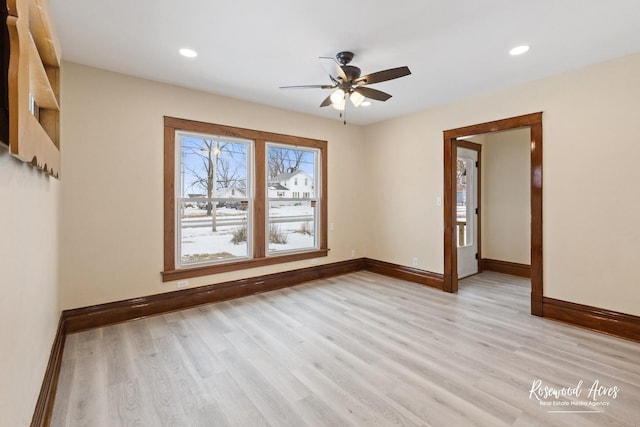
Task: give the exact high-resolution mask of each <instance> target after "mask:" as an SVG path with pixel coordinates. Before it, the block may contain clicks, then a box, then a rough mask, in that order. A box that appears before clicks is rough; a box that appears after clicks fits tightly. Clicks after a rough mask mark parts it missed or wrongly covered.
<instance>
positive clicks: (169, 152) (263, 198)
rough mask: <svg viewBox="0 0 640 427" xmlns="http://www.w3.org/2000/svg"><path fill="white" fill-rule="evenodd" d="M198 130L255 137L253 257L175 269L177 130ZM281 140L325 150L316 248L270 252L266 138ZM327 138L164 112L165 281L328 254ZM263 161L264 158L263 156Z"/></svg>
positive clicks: (241, 136) (253, 138) (247, 137)
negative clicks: (259, 128) (267, 243)
mask: <svg viewBox="0 0 640 427" xmlns="http://www.w3.org/2000/svg"><path fill="white" fill-rule="evenodd" d="M177 131H181V132H194V133H204V134H212V135H220V136H228V137H234V138H241V139H249V140H253V142H254V152H253V155H254V159H255V161H254V165H253V166H254V169H253V171H252V174H253V177H254V178H253V179H254V180H255V181H254V182H255V187H254V193H253V197H254V203H253V205H254V210H253V215H252V217H253V219H252V221H253V229H254V233H253V258H250V259H241V260H234V261H229V262H224V263H217V264H208V265H201V266H189V267H184V268H180V269H176V259H175V256H176V255H175V254H176V243H177V233H176V200H175V170H176V168H175V161H176V159H175V155H176V154H175V153H176V132H177ZM268 142H269V143H277V144H284V145H291V146H294V147H295V146H298V147H303V148H315V149H317V150H318V151H319V152H320V194H319V195H318V200H319V201H320V209H319V210H318V215H319V218H318V225H319V227H318V233H319V236H318V239H319V244H318V248H317V249H311V250H304V251H298V252H295V253H287V254H282V255H267V253H268V248H267V247H266V244H265V243H266V238H265V236H266V235H265V233H266V223H267V221H266V212H267V209H266V204H267V203H268V197H267V195H268V194H267V174H266V146H267V143H268ZM327 145H328V144H327V141H322V140H318V139H311V138H303V137H297V136H291V135H283V134H277V133H271V132H264V131H258V130H251V129H243V128H237V127H233V126H226V125H219V124H213V123H205V122H199V121H193V120H186V119H179V118H175V117H168V116H165V117H164V271H162V281H163V282H168V281H172V280H181V279H187V278H191V277H199V276H206V275H210V274H217V273H223V272H229V271H236V270H243V269H249V268H255V267H262V266H266V265H274V264H281V263H286V262H293V261H300V260H305V259H311V258H319V257H324V256H327V254H328V252H329V249H328V240H327V229H328V227H327V225H328V218H327V212H328V209H327V193H328V191H327V188H328V187H327V182H328V180H327V159H328V155H327ZM263 160H264V161H263Z"/></svg>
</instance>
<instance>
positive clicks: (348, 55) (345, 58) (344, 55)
mask: <svg viewBox="0 0 640 427" xmlns="http://www.w3.org/2000/svg"><path fill="white" fill-rule="evenodd" d="M353 57H354V54H353V52H347V51H344V52H338V53H337V54H336V59H337V60H338V62H339V63H340V65H347V64H348V63H349V62H351V60H352V59H353Z"/></svg>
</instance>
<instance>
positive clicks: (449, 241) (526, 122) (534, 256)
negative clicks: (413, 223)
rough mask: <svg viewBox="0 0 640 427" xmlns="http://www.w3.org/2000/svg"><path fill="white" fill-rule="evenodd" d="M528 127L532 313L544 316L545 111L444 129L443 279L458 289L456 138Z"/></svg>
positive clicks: (447, 287) (453, 289) (448, 286)
mask: <svg viewBox="0 0 640 427" xmlns="http://www.w3.org/2000/svg"><path fill="white" fill-rule="evenodd" d="M523 127H528V128H529V129H530V131H531V171H530V182H531V314H533V315H535V316H542V289H543V287H542V112H538V113H532V114H527V115H523V116H517V117H511V118H508V119H503V120H496V121H493V122H487V123H480V124H476V125H471V126H465V127H461V128H457V129H450V130H446V131H444V132H443V133H444V193H443V205H444V278H443V279H444V283H443V290H444V291H445V292H457V291H458V266H457V264H458V260H457V257H458V248H457V245H456V244H455V242H456V240H455V227H456V205H455V200H456V199H455V196H456V173H455V171H456V158H457V155H456V154H457V143H456V142H457V141H456V139H457V138H459V137H462V136H469V135H480V134H485V133H490V132H497V131H504V130H512V129H518V128H523Z"/></svg>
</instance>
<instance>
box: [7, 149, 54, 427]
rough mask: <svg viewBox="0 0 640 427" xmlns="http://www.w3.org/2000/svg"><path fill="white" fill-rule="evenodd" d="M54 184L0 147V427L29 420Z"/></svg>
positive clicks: (43, 356) (47, 307) (46, 338)
mask: <svg viewBox="0 0 640 427" xmlns="http://www.w3.org/2000/svg"><path fill="white" fill-rule="evenodd" d="M59 187H60V182H59V181H57V180H55V179H53V178H49V177H47V176H46V175H45V174H43V173H41V172H38V171H37V170H36V169H34V168H32V167H31V166H29V165H27V164H24V163H21V162H19V161H17V160H15V159H14V158H12V157H11V156H10V155H9V154H8V153H7V150H6V149H5V148H1V147H0V283H1V284H2V297H1V298H0V343H2V344H1V347H2V350H0V426H26V425H29V423H30V422H31V417H32V416H33V409H34V407H35V403H36V400H37V398H38V393H39V392H40V386H41V385H42V378H43V375H44V371H45V369H46V366H47V362H48V359H49V354H50V352H51V344H52V343H53V338H54V336H55V332H56V330H57V327H58V319H59V317H60V307H59V304H58V234H59V232H58V199H59Z"/></svg>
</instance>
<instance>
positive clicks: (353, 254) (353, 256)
mask: <svg viewBox="0 0 640 427" xmlns="http://www.w3.org/2000/svg"><path fill="white" fill-rule="evenodd" d="M355 257H356V250H355V249H351V258H355Z"/></svg>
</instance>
